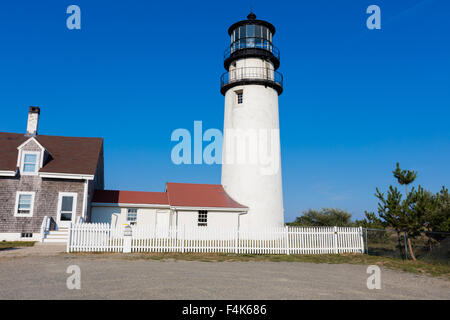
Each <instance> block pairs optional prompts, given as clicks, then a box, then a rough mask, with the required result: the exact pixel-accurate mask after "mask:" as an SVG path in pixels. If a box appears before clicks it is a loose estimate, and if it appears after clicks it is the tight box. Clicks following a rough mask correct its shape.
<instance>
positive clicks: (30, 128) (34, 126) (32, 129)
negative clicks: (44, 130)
mask: <svg viewBox="0 0 450 320" xmlns="http://www.w3.org/2000/svg"><path fill="white" fill-rule="evenodd" d="M40 113H41V109H39V107H30V109H29V111H28V122H27V133H26V134H25V135H26V136H27V137H35V136H37V131H38V125H39V114H40Z"/></svg>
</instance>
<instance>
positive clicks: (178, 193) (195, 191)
mask: <svg viewBox="0 0 450 320" xmlns="http://www.w3.org/2000/svg"><path fill="white" fill-rule="evenodd" d="M166 190H167V193H168V195H169V203H170V205H171V206H174V207H212V208H242V209H247V207H246V206H243V205H242V204H240V203H238V202H236V201H234V200H233V199H232V198H231V197H230V196H229V195H228V194H227V193H226V192H225V190H224V188H223V186H222V185H220V184H193V183H172V182H168V183H167V184H166Z"/></svg>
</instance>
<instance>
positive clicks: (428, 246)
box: [364, 228, 450, 264]
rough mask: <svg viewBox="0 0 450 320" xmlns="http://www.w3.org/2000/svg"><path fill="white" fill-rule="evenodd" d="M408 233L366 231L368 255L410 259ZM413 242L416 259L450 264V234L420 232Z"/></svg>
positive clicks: (381, 230) (389, 230)
mask: <svg viewBox="0 0 450 320" xmlns="http://www.w3.org/2000/svg"><path fill="white" fill-rule="evenodd" d="M406 239H407V234H406V232H396V231H395V230H391V229H370V228H367V229H364V242H365V247H366V253H368V254H370V255H376V256H384V257H392V258H399V259H408V258H409V257H408V251H407V244H406ZM411 240H412V246H413V250H414V253H415V255H416V258H417V259H419V260H423V261H428V262H438V263H444V264H449V263H450V233H445V232H428V231H427V232H420V233H419V234H417V235H416V236H415V237H414V238H412V239H411Z"/></svg>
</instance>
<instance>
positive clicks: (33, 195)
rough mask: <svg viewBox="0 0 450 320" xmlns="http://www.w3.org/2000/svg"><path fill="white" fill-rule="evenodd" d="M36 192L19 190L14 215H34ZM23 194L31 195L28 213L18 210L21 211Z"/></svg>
mask: <svg viewBox="0 0 450 320" xmlns="http://www.w3.org/2000/svg"><path fill="white" fill-rule="evenodd" d="M35 194H36V193H35V192H34V191H17V193H16V205H15V207H14V217H32V216H33V212H34V198H35ZM21 195H24V196H27V195H31V205H30V213H28V214H24V213H19V212H18V211H19V198H20V196H21Z"/></svg>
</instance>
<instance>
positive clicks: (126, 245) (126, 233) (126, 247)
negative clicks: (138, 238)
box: [122, 225, 133, 253]
mask: <svg viewBox="0 0 450 320" xmlns="http://www.w3.org/2000/svg"><path fill="white" fill-rule="evenodd" d="M132 235H133V231H132V230H131V227H130V226H128V225H127V226H125V228H124V230H123V249H122V252H123V253H130V252H131V240H132Z"/></svg>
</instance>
